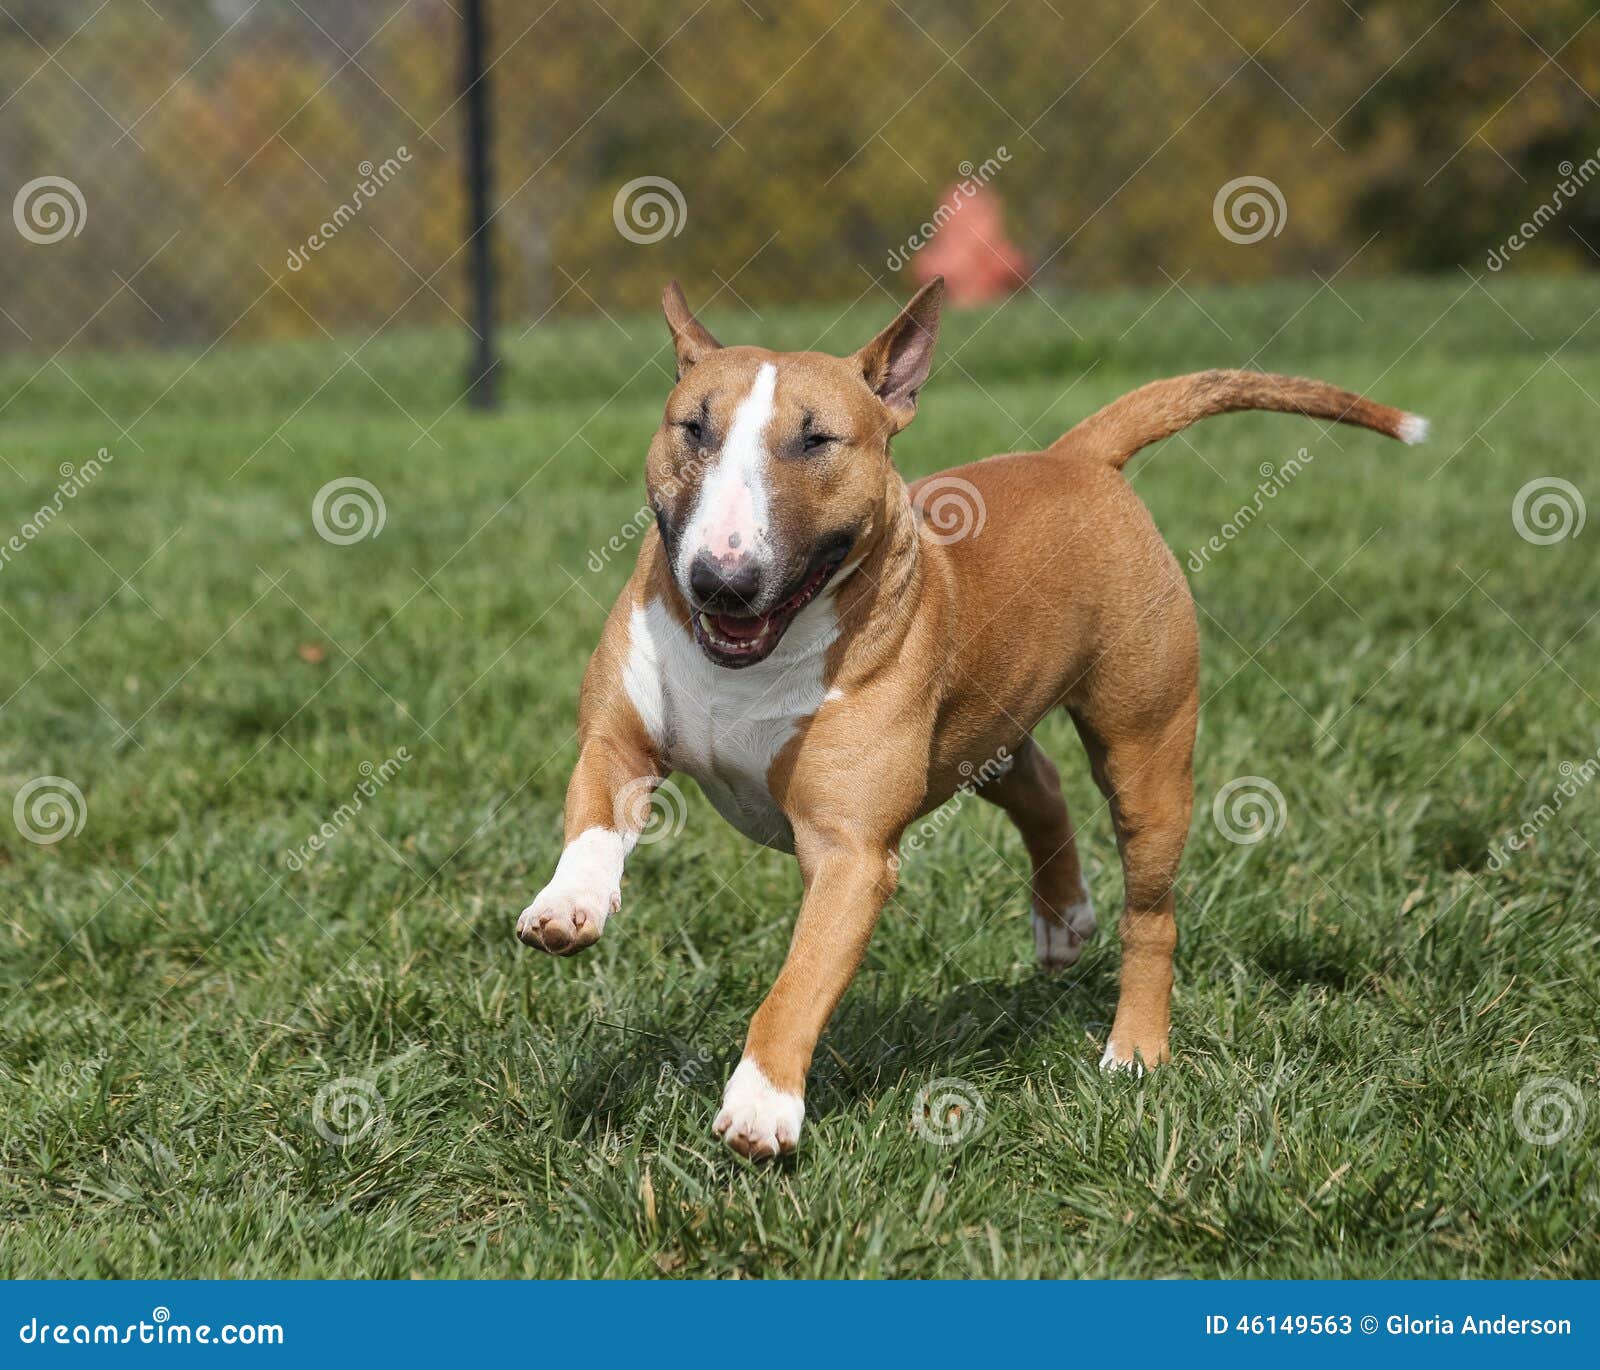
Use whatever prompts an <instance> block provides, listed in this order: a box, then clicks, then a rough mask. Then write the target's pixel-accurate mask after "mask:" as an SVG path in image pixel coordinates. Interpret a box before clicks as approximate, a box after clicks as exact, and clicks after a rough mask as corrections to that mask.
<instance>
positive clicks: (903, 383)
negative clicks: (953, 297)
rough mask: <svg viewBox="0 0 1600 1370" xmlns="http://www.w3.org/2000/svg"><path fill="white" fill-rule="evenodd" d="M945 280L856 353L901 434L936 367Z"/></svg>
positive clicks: (936, 279)
mask: <svg viewBox="0 0 1600 1370" xmlns="http://www.w3.org/2000/svg"><path fill="white" fill-rule="evenodd" d="M943 305H944V277H943V276H935V277H934V278H933V279H932V280H931V281H929V282H928V283H927V285H925V286H923V287H922V289H921V290H919V291H917V293H916V294H915V295H913V296H912V297H911V303H910V304H908V305H907V306H906V307H905V308H904V309H902V310H901V311H900V313H899V314H898V315H897V316H896V318H895V321H894V322H893V323H892V324H890V325H889V326H888V327H887V328H886V329H884V330H883V332H881V333H880V334H878V336H877V337H876V338H874V339H873V340H872V341H871V342H869V343H868V344H867V345H866V346H865V347H863V348H862V349H861V350H860V351H859V352H857V353H856V360H857V361H859V362H860V363H861V374H862V375H863V376H864V377H865V378H866V382H867V385H868V387H869V388H870V389H871V390H872V392H873V394H875V395H876V396H877V397H878V398H879V399H880V400H882V401H883V406H884V408H885V409H887V410H888V411H889V415H890V417H891V418H892V419H893V420H894V431H895V432H896V433H898V432H899V431H900V430H901V429H902V428H904V427H905V426H906V425H907V424H908V423H910V422H911V420H912V419H913V418H915V417H916V413H917V392H918V391H919V390H921V389H922V383H923V382H924V381H925V380H927V379H928V368H929V367H931V366H932V365H933V348H934V344H935V343H937V342H938V341H939V310H940V309H941V308H942V307H943Z"/></svg>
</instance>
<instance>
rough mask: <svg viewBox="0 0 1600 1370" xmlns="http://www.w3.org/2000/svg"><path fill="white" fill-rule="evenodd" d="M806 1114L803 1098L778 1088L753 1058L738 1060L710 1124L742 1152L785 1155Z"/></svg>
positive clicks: (790, 1148) (720, 1135)
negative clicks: (719, 1106)
mask: <svg viewBox="0 0 1600 1370" xmlns="http://www.w3.org/2000/svg"><path fill="white" fill-rule="evenodd" d="M805 1116H806V1104H805V1100H804V1099H802V1098H801V1097H800V1096H799V1095H798V1094H791V1093H789V1091H788V1090H786V1089H779V1088H778V1087H777V1086H776V1085H775V1084H773V1083H772V1081H770V1080H769V1079H767V1077H766V1076H765V1075H763V1074H762V1073H761V1068H760V1067H759V1066H757V1065H756V1063H755V1062H754V1061H740V1062H739V1064H738V1065H737V1066H736V1067H735V1068H734V1072H733V1074H732V1075H730V1076H729V1077H728V1086H727V1088H726V1089H724V1090H723V1091H722V1111H721V1112H720V1113H718V1114H717V1120H716V1122H714V1123H713V1124H712V1128H713V1129H714V1130H715V1132H716V1133H717V1135H718V1136H719V1137H721V1138H722V1140H723V1141H725V1142H726V1143H727V1144H728V1145H729V1146H731V1147H732V1148H733V1149H734V1150H735V1151H737V1152H738V1153H739V1154H740V1155H741V1156H750V1157H760V1156H786V1155H788V1154H789V1152H791V1151H793V1150H794V1149H795V1146H796V1145H797V1144H798V1142H799V1141H800V1123H801V1120H802V1119H803V1118H804V1117H805Z"/></svg>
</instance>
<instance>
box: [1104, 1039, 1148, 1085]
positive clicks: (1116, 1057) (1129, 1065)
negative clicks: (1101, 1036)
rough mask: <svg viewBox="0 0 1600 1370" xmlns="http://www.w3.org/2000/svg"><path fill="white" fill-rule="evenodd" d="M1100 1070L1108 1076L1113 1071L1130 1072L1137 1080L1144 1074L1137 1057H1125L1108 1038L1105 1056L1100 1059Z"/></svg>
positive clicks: (1142, 1065) (1142, 1063)
mask: <svg viewBox="0 0 1600 1370" xmlns="http://www.w3.org/2000/svg"><path fill="white" fill-rule="evenodd" d="M1100 1069H1101V1070H1103V1071H1105V1072H1106V1073H1107V1074H1108V1075H1109V1074H1111V1073H1112V1072H1113V1071H1131V1072H1132V1073H1133V1075H1134V1078H1135V1079H1137V1078H1139V1077H1140V1076H1142V1075H1143V1074H1144V1062H1143V1061H1141V1060H1140V1059H1139V1058H1138V1057H1137V1056H1130V1055H1125V1054H1124V1053H1123V1051H1122V1050H1121V1048H1119V1047H1118V1046H1117V1044H1116V1043H1115V1042H1113V1041H1111V1040H1110V1039H1109V1038H1108V1039H1107V1040H1106V1050H1105V1055H1103V1056H1102V1057H1101V1058H1100Z"/></svg>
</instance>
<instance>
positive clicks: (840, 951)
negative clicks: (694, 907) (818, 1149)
mask: <svg viewBox="0 0 1600 1370" xmlns="http://www.w3.org/2000/svg"><path fill="white" fill-rule="evenodd" d="M795 854H796V855H797V856H798V857H799V858H800V872H801V876H802V878H803V879H804V881H805V897H804V898H803V899H802V901H801V904H800V917H799V919H798V921H797V922H796V923H795V929H794V938H793V940H792V941H791V942H790V944H789V954H788V956H787V958H785V960H784V963H783V970H782V971H781V972H780V973H779V975H778V979H777V982H776V983H775V984H774V985H773V986H772V991H771V993H769V994H768V995H767V997H766V999H765V1000H763V1001H762V1004H761V1007H760V1008H759V1009H757V1010H756V1014H755V1017H754V1018H752V1019H751V1020H750V1031H749V1033H748V1035H747V1036H746V1037H745V1046H744V1055H743V1056H742V1057H741V1058H740V1061H739V1065H738V1067H737V1068H736V1069H735V1070H734V1072H733V1075H732V1076H731V1077H730V1078H729V1080H728V1085H727V1088H726V1089H725V1090H724V1091H723V1094H722V1110H721V1112H719V1113H718V1114H717V1119H716V1123H715V1127H716V1130H717V1132H718V1133H719V1134H720V1135H721V1136H722V1137H723V1139H724V1140H725V1141H726V1142H727V1143H728V1145H729V1146H731V1147H732V1148H733V1149H734V1150H735V1151H737V1152H739V1153H741V1154H742V1155H745V1156H776V1155H780V1154H785V1153H788V1152H790V1151H793V1150H794V1148H795V1145H796V1143H797V1142H798V1141H799V1140H800V1122H801V1119H802V1118H803V1117H804V1116H805V1079H806V1071H807V1070H808V1069H809V1068H810V1066H811V1053H812V1052H813V1051H814V1050H815V1049H816V1045H817V1038H818V1037H820V1036H821V1035H822V1029H823V1028H824V1027H825V1026H826V1025H827V1022H828V1019H829V1017H830V1016H831V1015H832V1013H833V1010H834V1008H835V1006H836V1005H837V1004H838V1002H839V999H840V998H841V996H842V995H843V994H844V992H845V990H846V989H847V988H848V987H849V984H850V981H851V979H852V978H853V977H854V975H855V973H856V967H857V966H859V965H860V964H861V957H862V955H863V953H864V952H865V951H866V949H867V942H868V940H869V939H870V938H871V936H872V929H873V926H874V925H875V924H876V923H877V921H878V914H879V913H880V912H881V911H882V909H883V906H884V904H885V903H886V902H887V901H888V899H889V896H890V895H891V894H893V893H894V887H895V866H896V862H895V861H894V857H893V844H892V842H891V841H890V840H888V839H885V840H882V841H873V840H866V839H863V838H860V837H856V836H849V837H846V836H844V835H842V834H840V833H839V832H838V831H837V830H836V831H833V832H831V833H828V834H826V835H824V834H820V833H807V832H804V831H802V830H799V829H797V831H796V833H795Z"/></svg>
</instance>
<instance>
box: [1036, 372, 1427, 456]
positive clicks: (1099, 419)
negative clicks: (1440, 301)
mask: <svg viewBox="0 0 1600 1370" xmlns="http://www.w3.org/2000/svg"><path fill="white" fill-rule="evenodd" d="M1240 409H1273V410H1277V411H1278V412H1279V413H1283V414H1305V415H1308V416H1309V417H1311V418H1315V419H1333V420H1336V421H1337V422H1339V423H1354V424H1359V425H1360V426H1361V427H1363V428H1370V429H1372V430H1373V431H1374V432H1377V433H1386V434H1388V435H1389V436H1390V437H1391V438H1399V439H1400V441H1401V442H1406V443H1417V442H1421V441H1423V440H1424V439H1425V438H1426V437H1427V436H1428V421H1427V419H1425V418H1423V417H1422V416H1421V415H1420V414H1408V413H1406V412H1405V410H1403V409H1392V408H1390V407H1389V406H1388V405H1387V404H1378V403H1376V402H1374V401H1373V400H1369V399H1364V398H1362V396H1360V395H1357V394H1355V393H1354V392H1353V391H1350V390H1341V389H1339V387H1338V386H1336V385H1328V384H1327V383H1326V382H1323V381H1308V380H1302V379H1300V378H1299V377H1298V376H1274V375H1271V374H1269V373H1268V372H1264V371H1196V372H1195V373H1194V374H1193V375H1189V376H1174V377H1172V378H1171V379H1170V380H1164V381H1152V382H1151V383H1150V384H1149V385H1143V386H1140V387H1139V389H1137V390H1134V391H1131V392H1130V393H1128V394H1126V395H1124V396H1123V397H1122V398H1121V399H1120V400H1113V401H1112V402H1111V403H1110V404H1108V405H1107V406H1106V407H1105V408H1104V409H1101V410H1099V411H1098V412H1097V413H1094V414H1091V415H1090V416H1089V417H1088V418H1086V419H1085V420H1084V421H1083V422H1082V423H1080V424H1079V425H1078V426H1077V427H1076V428H1074V429H1072V430H1071V431H1070V432H1068V433H1067V434H1066V435H1065V436H1063V437H1061V438H1058V439H1057V440H1056V442H1055V443H1054V445H1053V447H1054V450H1083V449H1085V448H1087V449H1088V450H1092V451H1095V452H1097V453H1098V454H1099V455H1100V456H1102V457H1103V458H1104V459H1105V460H1106V461H1109V462H1110V463H1111V464H1112V465H1113V466H1118V467H1120V466H1122V465H1123V463H1125V462H1126V461H1127V460H1128V458H1129V457H1131V456H1132V455H1133V454H1134V453H1135V452H1137V451H1138V450H1139V449H1140V448H1142V447H1148V446H1149V445H1150V444H1151V443H1153V442H1159V441H1160V440H1161V439H1162V438H1168V437H1171V436H1172V435H1173V434H1174V433H1176V432H1178V431H1179V430H1180V429H1184V428H1187V427H1188V426H1189V425H1190V424H1191V423H1198V422H1199V421H1200V420H1201V419H1208V418H1210V417H1211V416H1212V415H1213V414H1231V413H1233V412H1235V411H1237V410H1240Z"/></svg>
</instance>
